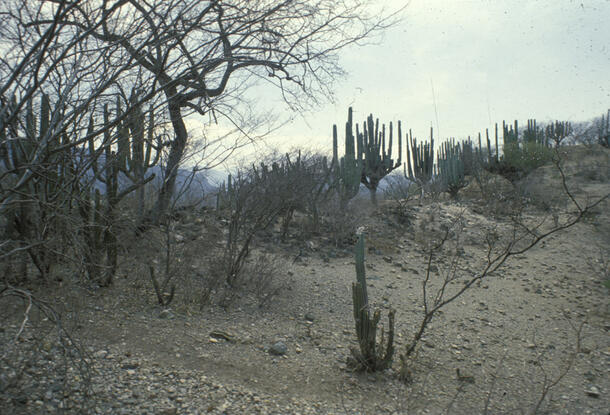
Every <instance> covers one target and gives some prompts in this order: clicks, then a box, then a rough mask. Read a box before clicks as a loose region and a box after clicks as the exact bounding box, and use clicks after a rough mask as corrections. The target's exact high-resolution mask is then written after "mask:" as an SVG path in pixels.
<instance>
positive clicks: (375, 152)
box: [356, 114, 402, 205]
mask: <svg viewBox="0 0 610 415" xmlns="http://www.w3.org/2000/svg"><path fill="white" fill-rule="evenodd" d="M392 135H393V126H392V123H391V122H390V125H389V134H388V136H387V140H388V141H387V143H386V128H385V124H383V125H382V126H381V131H380V129H379V119H377V120H375V121H373V115H372V114H371V115H369V116H368V118H367V120H366V122H365V123H363V131H362V133H360V131H358V125H356V139H357V140H358V153H359V156H358V157H359V158H362V160H363V162H364V165H363V171H362V183H363V184H364V185H365V186H366V188H367V189H369V191H370V193H371V201H372V202H373V204H375V205H377V187H378V186H379V182H380V181H381V179H383V178H384V177H385V176H387V175H388V174H390V173H391V172H392V171H394V170H395V169H397V168H399V167H400V165H401V164H402V131H401V125H400V121H399V122H398V158H397V159H396V161H395V160H394V159H392V141H393V137H392ZM386 144H387V146H386Z"/></svg>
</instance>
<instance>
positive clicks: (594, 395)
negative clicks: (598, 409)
mask: <svg viewBox="0 0 610 415" xmlns="http://www.w3.org/2000/svg"><path fill="white" fill-rule="evenodd" d="M586 393H587V395H589V396H590V397H592V398H599V396H600V395H601V393H600V391H599V388H598V387H597V386H591V387H590V388H589V389H587V390H586Z"/></svg>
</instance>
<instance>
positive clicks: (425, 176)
mask: <svg viewBox="0 0 610 415" xmlns="http://www.w3.org/2000/svg"><path fill="white" fill-rule="evenodd" d="M405 141H407V143H406V147H407V164H406V166H405V167H404V172H403V174H404V176H405V177H406V178H407V179H409V180H410V181H412V182H415V183H417V184H419V186H420V188H421V198H422V199H423V197H424V192H425V189H424V188H425V186H426V185H427V184H428V183H429V182H430V181H431V180H432V177H433V175H434V131H433V129H432V127H430V142H429V143H420V144H419V145H418V144H417V139H416V138H413V135H412V134H411V130H409V138H408V140H405Z"/></svg>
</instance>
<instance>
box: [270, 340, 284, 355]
mask: <svg viewBox="0 0 610 415" xmlns="http://www.w3.org/2000/svg"><path fill="white" fill-rule="evenodd" d="M287 351H288V346H286V343H284V342H282V341H279V342H275V343H274V344H273V345H271V347H270V348H269V353H271V354H274V355H276V356H282V355H285V354H286V352H287Z"/></svg>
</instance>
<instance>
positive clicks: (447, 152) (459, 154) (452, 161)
mask: <svg viewBox="0 0 610 415" xmlns="http://www.w3.org/2000/svg"><path fill="white" fill-rule="evenodd" d="M464 148H470V149H471V150H472V147H471V146H468V144H467V143H462V145H460V144H459V143H458V144H456V143H455V140H448V141H445V142H444V143H443V144H442V145H441V150H440V153H439V155H438V161H437V166H438V175H439V178H440V180H441V182H442V184H443V188H444V189H445V191H446V192H447V193H449V194H450V195H451V197H452V198H454V199H456V198H457V195H458V192H459V191H460V189H462V188H464V187H466V185H467V184H468V182H467V181H466V179H465V173H464V172H465V168H464V165H465V163H464V154H465V152H464ZM470 154H472V153H470Z"/></svg>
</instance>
